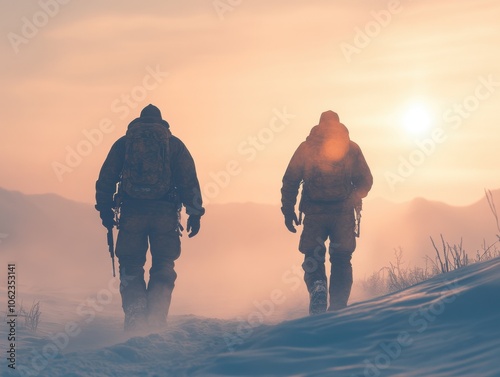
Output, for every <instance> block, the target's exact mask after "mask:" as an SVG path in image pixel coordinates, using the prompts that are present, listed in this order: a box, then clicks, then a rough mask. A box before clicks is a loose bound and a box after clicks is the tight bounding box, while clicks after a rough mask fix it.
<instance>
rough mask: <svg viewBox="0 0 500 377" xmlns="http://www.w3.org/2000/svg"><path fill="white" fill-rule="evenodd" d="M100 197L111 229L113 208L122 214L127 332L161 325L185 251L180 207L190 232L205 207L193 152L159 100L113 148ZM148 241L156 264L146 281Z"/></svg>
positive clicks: (122, 277) (120, 255)
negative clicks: (175, 132) (175, 130)
mask: <svg viewBox="0 0 500 377" xmlns="http://www.w3.org/2000/svg"><path fill="white" fill-rule="evenodd" d="M117 185H118V187H119V189H118V191H117ZM115 193H116V194H115ZM116 201H118V203H117V202H116ZM96 202H97V204H96V209H97V210H98V211H99V213H100V217H101V219H102V224H103V225H104V226H105V227H106V228H107V229H112V228H113V226H114V225H115V212H114V210H113V209H114V208H116V207H119V208H120V212H121V213H120V219H119V224H117V225H119V233H118V238H117V245H116V256H117V257H118V260H119V263H120V268H119V271H120V294H121V297H122V307H123V311H124V313H125V330H136V329H145V328H147V327H149V328H153V329H155V328H161V327H163V326H164V325H165V323H166V317H167V314H168V310H169V306H170V301H171V297H172V291H173V289H174V283H175V280H176V277H177V274H176V272H175V270H174V264H175V260H176V259H177V258H178V257H179V256H180V252H181V244H180V233H181V230H182V227H181V225H180V223H179V211H180V209H181V206H182V205H183V206H184V207H185V208H186V213H187V215H188V216H189V217H188V220H187V231H188V232H189V237H193V236H195V235H196V234H197V233H198V231H199V230H200V219H201V216H203V214H204V212H205V210H204V208H203V206H202V200H201V192H200V185H199V183H198V178H197V175H196V169H195V164H194V161H193V158H192V157H191V154H190V153H189V151H188V149H187V148H186V146H185V145H184V144H183V142H182V141H181V140H179V139H178V138H176V137H175V136H173V135H172V133H171V132H170V126H169V124H168V123H167V122H166V121H165V120H163V119H162V115H161V112H160V110H159V109H158V108H157V107H156V106H153V105H148V106H146V107H145V108H144V109H143V110H142V111H141V114H140V117H139V118H137V119H135V120H133V121H132V122H131V123H130V124H129V126H128V129H127V134H126V135H125V136H123V137H121V138H120V139H118V141H116V142H115V144H114V145H113V146H112V148H111V150H110V151H109V154H108V156H107V158H106V160H105V162H104V164H103V166H102V168H101V171H100V174H99V179H98V180H97V182H96ZM148 246H149V248H150V252H151V255H152V267H151V269H150V271H149V274H150V278H149V282H148V284H146V282H145V280H144V264H145V262H146V253H147V250H148Z"/></svg>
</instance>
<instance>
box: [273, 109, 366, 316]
mask: <svg viewBox="0 0 500 377" xmlns="http://www.w3.org/2000/svg"><path fill="white" fill-rule="evenodd" d="M301 184H302V185H303V187H302V197H301V201H300V204H299V217H297V214H296V212H295V204H296V200H297V195H298V191H299V187H300V185H301ZM372 184H373V177H372V174H371V172H370V169H369V167H368V165H367V163H366V161H365V158H364V157H363V154H362V152H361V149H360V148H359V146H358V145H357V144H356V143H354V142H353V141H351V140H350V139H349V131H348V130H347V128H346V127H345V126H344V125H343V124H342V123H340V121H339V116H338V115H337V114H336V113H335V112H333V111H326V112H324V113H323V114H322V115H321V118H320V121H319V125H317V126H315V127H313V128H312V130H311V133H310V134H309V136H308V137H307V139H306V141H304V142H303V143H302V144H300V145H299V147H298V148H297V150H296V151H295V153H294V155H293V157H292V159H291V160H290V163H289V165H288V168H287V170H286V172H285V175H284V177H283V186H282V189H281V203H282V207H281V211H282V212H283V215H284V216H285V225H286V227H287V228H288V230H289V231H290V232H292V233H295V232H296V229H295V226H294V225H300V224H301V222H302V213H303V214H304V215H305V218H304V229H303V231H302V234H301V237H300V243H299V250H300V252H302V253H303V254H304V263H303V264H302V268H303V269H304V272H305V274H304V280H305V283H306V285H307V289H308V291H309V297H310V305H309V313H310V314H318V313H323V312H325V311H326V310H327V296H328V292H327V276H326V272H325V255H326V247H325V242H326V240H327V239H330V243H329V247H328V252H329V255H330V262H331V273H330V287H329V295H330V303H329V304H330V305H329V308H328V310H329V311H334V310H339V309H342V308H345V307H346V306H347V301H348V299H349V295H350V293H351V286H352V265H351V256H352V253H353V252H354V249H355V248H356V239H355V226H356V223H355V222H356V220H355V214H354V213H355V211H354V209H355V208H357V209H358V211H359V210H360V207H361V200H362V198H364V197H365V196H366V195H367V194H368V192H369V191H370V189H371V187H372Z"/></svg>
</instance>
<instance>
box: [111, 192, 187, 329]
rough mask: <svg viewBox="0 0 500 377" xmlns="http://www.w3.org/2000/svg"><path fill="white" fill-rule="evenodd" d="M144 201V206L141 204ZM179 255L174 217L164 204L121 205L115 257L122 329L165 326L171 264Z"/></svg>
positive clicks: (170, 207) (169, 206)
mask: <svg viewBox="0 0 500 377" xmlns="http://www.w3.org/2000/svg"><path fill="white" fill-rule="evenodd" d="M142 202H144V203H142ZM148 245H149V249H150V252H151V256H152V267H151V269H150V270H149V282H148V284H147V286H146V282H145V280H144V264H145V263H146V253H147V250H148ZM180 252H181V248H180V238H179V233H178V214H177V209H176V208H175V206H174V205H173V204H171V203H168V202H161V201H141V203H137V202H134V203H133V204H127V203H124V204H123V206H122V209H121V217H120V231H119V233H118V239H117V245H116V256H117V257H118V260H119V262H120V294H121V297H122V307H123V311H124V313H125V329H133V328H135V327H141V326H143V325H145V324H146V323H147V322H149V324H150V325H152V326H161V325H163V324H165V323H166V317H167V314H168V310H169V307H170V300H171V297H172V290H173V289H174V285H175V284H174V283H175V279H176V278H177V274H176V273H175V271H174V261H175V260H176V259H177V258H178V257H179V255H180Z"/></svg>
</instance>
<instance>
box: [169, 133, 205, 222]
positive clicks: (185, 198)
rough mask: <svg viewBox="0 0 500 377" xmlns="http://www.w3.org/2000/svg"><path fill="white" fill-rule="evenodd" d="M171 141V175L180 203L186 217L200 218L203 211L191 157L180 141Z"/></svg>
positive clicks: (173, 139) (174, 139)
mask: <svg viewBox="0 0 500 377" xmlns="http://www.w3.org/2000/svg"><path fill="white" fill-rule="evenodd" d="M171 141H172V149H173V151H172V157H173V161H172V174H173V178H174V184H175V185H176V187H177V192H178V194H179V197H180V199H181V202H182V204H183V205H184V206H185V207H186V213H187V214H188V215H198V216H202V215H203V214H204V213H205V209H204V208H203V200H202V197H201V190H200V183H199V182H198V177H197V175H196V167H195V164H194V160H193V157H192V156H191V153H189V151H188V149H187V148H186V146H185V145H184V143H183V142H182V141H180V140H179V139H177V138H172V139H171Z"/></svg>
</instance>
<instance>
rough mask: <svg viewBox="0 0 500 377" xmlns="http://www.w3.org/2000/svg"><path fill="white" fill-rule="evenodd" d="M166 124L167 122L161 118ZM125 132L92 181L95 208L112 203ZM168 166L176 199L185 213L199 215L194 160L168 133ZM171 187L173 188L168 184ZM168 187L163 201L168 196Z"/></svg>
mask: <svg viewBox="0 0 500 377" xmlns="http://www.w3.org/2000/svg"><path fill="white" fill-rule="evenodd" d="M140 121H142V122H148V121H150V120H149V119H148V118H146V119H144V118H137V119H135V120H134V121H132V122H131V124H132V123H135V122H140ZM161 122H162V123H163V124H164V125H165V126H166V127H169V126H168V123H167V122H165V121H161ZM125 146H126V136H123V137H121V138H120V139H118V140H117V141H116V142H115V143H114V144H113V146H112V147H111V150H110V151H109V154H108V156H107V158H106V160H105V161H104V164H103V165H102V168H101V171H100V173H99V178H98V180H97V182H96V203H97V204H96V209H97V210H99V211H101V210H106V209H109V208H112V207H113V206H114V202H113V195H114V193H115V191H116V185H117V183H118V182H119V181H120V174H121V172H122V169H123V163H124V160H125ZM170 166H171V169H172V180H173V185H174V186H175V191H176V195H177V197H178V200H179V201H180V202H181V203H182V204H183V205H184V206H185V207H186V213H187V214H188V215H203V214H204V212H205V210H204V208H203V206H202V198H201V191H200V185H199V182H198V178H197V175H196V168H195V164H194V160H193V158H192V157H191V154H190V153H189V151H188V149H187V148H186V146H185V145H184V143H183V142H182V141H181V140H180V139H178V138H177V137H175V136H171V137H170ZM172 189H174V188H172ZM123 195H124V196H123V197H122V200H123V201H124V202H127V201H129V202H134V201H141V200H147V199H132V198H129V197H127V196H126V195H125V194H123ZM171 197H172V191H171V192H169V193H168V194H167V195H166V196H165V197H164V198H162V199H159V200H163V201H169V200H172V199H171Z"/></svg>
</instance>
